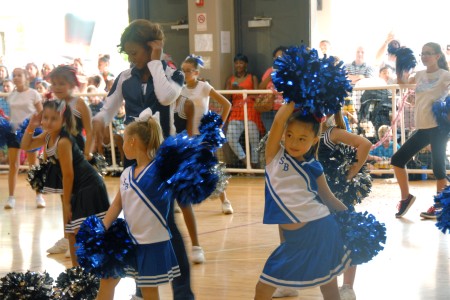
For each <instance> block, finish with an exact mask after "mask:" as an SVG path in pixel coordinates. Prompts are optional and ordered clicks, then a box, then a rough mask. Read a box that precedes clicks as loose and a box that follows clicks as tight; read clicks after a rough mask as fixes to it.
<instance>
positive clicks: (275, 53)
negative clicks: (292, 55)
mask: <svg viewBox="0 0 450 300" xmlns="http://www.w3.org/2000/svg"><path fill="white" fill-rule="evenodd" d="M286 50H287V47H285V46H278V47H276V48H275V49H274V50H273V51H272V57H275V55H277V52H278V51H282V52H284V51H286Z"/></svg>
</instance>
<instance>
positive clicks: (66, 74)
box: [49, 65, 80, 87]
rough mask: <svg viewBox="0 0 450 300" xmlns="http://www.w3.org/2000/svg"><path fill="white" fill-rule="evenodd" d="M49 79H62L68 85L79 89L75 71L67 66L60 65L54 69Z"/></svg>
mask: <svg viewBox="0 0 450 300" xmlns="http://www.w3.org/2000/svg"><path fill="white" fill-rule="evenodd" d="M49 77H50V79H51V80H53V79H55V78H63V79H64V80H66V81H67V82H68V83H69V84H70V85H73V86H76V87H80V82H79V81H78V78H77V69H76V68H75V67H72V66H69V65H61V66H57V67H56V68H54V69H53V70H52V71H51V72H50V75H49Z"/></svg>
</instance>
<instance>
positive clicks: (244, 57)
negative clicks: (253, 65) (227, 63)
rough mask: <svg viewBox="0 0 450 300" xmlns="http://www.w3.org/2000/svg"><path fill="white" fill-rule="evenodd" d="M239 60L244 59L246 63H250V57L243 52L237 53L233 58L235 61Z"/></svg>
mask: <svg viewBox="0 0 450 300" xmlns="http://www.w3.org/2000/svg"><path fill="white" fill-rule="evenodd" d="M238 60H240V61H243V62H245V63H247V64H248V57H247V56H245V55H244V54H242V53H238V54H236V56H235V57H234V58H233V61H234V62H236V61H238Z"/></svg>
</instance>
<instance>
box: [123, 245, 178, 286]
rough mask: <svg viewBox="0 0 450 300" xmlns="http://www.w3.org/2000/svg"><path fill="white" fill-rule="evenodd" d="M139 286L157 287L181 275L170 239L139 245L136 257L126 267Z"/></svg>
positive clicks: (128, 274) (128, 273)
mask: <svg viewBox="0 0 450 300" xmlns="http://www.w3.org/2000/svg"><path fill="white" fill-rule="evenodd" d="M126 273H127V276H130V277H133V278H134V279H135V281H136V285H137V286H138V287H156V286H160V285H163V284H167V283H169V282H171V281H172V280H173V279H174V278H175V277H178V276H180V275H181V273H180V267H179V266H178V261H177V258H176V256H175V252H174V251H173V247H172V243H171V241H170V240H167V241H162V242H158V243H153V244H145V245H137V246H136V259H135V260H134V261H133V262H132V265H131V266H130V267H129V268H127V269H126Z"/></svg>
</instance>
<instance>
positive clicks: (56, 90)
mask: <svg viewBox="0 0 450 300" xmlns="http://www.w3.org/2000/svg"><path fill="white" fill-rule="evenodd" d="M49 77H50V83H51V90H52V94H53V96H54V97H55V98H56V99H61V100H64V101H66V103H67V104H69V106H70V108H71V111H72V113H73V115H74V116H75V121H76V132H77V134H76V136H74V137H75V141H76V142H77V145H78V148H79V149H80V150H81V151H82V152H83V153H84V157H85V158H86V159H87V160H88V161H89V160H90V159H91V158H92V155H91V152H92V147H93V137H92V136H93V134H92V121H91V119H92V116H91V110H90V108H89V106H88V105H87V104H86V102H85V101H84V100H83V98H81V97H74V96H73V95H72V93H73V92H74V91H79V88H80V83H79V82H78V77H77V70H76V69H75V68H74V67H72V66H68V65H61V66H58V67H56V68H54V69H53V70H52V72H51V73H50V75H49ZM83 130H84V132H85V134H86V140H85V138H84V137H83V134H82V133H83ZM68 246H69V243H68V240H67V238H61V239H59V240H58V241H57V242H56V243H55V244H54V245H53V246H52V247H50V248H48V249H47V252H48V253H50V254H56V253H66V257H69V251H68V250H69V249H68Z"/></svg>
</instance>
